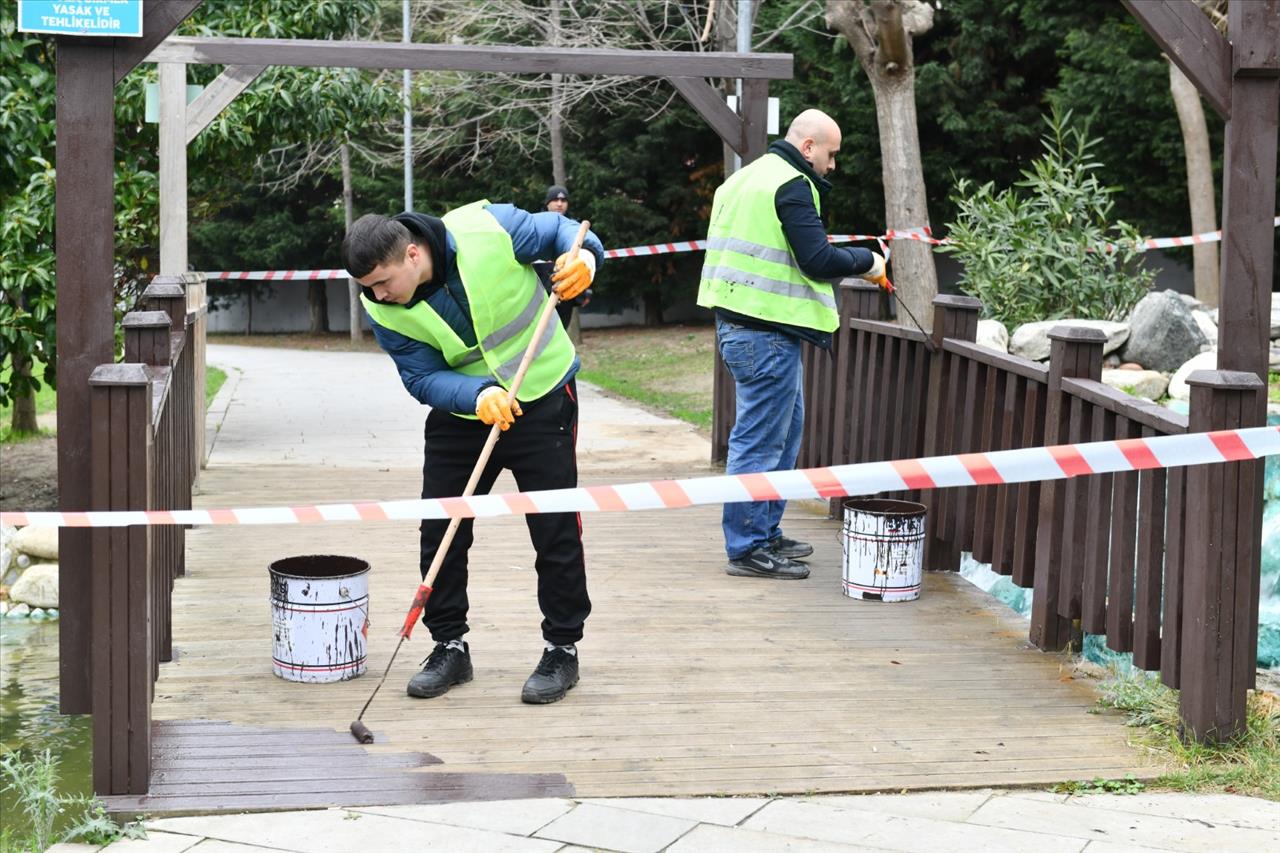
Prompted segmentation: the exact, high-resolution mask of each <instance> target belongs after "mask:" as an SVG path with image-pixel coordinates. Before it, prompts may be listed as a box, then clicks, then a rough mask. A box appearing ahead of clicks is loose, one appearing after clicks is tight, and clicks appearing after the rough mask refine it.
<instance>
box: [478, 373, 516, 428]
mask: <svg viewBox="0 0 1280 853" xmlns="http://www.w3.org/2000/svg"><path fill="white" fill-rule="evenodd" d="M523 414H524V412H522V411H520V401H518V400H516V398H514V397H512V396H511V395H510V394H508V393H507V389H506V388H503V387H502V386H501V385H490V386H489V387H488V388H485V389H484V390H483V391H481V392H480V394H479V396H477V397H476V417H478V418H480V420H481V421H482V422H483V423H485V424H486V425H488V426H493V425H494V424H497V425H498V426H499V427H501V428H502V431H503V432H506V431H507V430H508V429H510V428H511V425H512V424H513V423H515V422H516V418H517V417H519V416H520V415H523Z"/></svg>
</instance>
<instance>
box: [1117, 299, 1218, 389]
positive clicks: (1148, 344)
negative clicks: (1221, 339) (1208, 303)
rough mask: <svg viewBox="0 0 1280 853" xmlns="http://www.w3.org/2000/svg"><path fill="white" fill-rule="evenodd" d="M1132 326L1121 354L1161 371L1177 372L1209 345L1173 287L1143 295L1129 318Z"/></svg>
mask: <svg viewBox="0 0 1280 853" xmlns="http://www.w3.org/2000/svg"><path fill="white" fill-rule="evenodd" d="M1129 325H1130V333H1129V340H1128V342H1127V343H1126V344H1125V346H1124V350H1122V351H1121V356H1122V357H1123V358H1124V359H1125V361H1136V362H1138V364H1141V365H1142V366H1143V367H1146V368H1148V369H1150V370H1159V371H1160V372H1161V373H1172V372H1174V371H1176V370H1177V369H1178V368H1179V367H1180V366H1182V365H1183V364H1185V363H1186V362H1187V361H1189V360H1190V359H1191V358H1192V357H1194V356H1196V355H1199V354H1200V353H1201V352H1203V351H1204V350H1205V348H1206V347H1208V346H1209V345H1210V343H1209V339H1208V338H1207V337H1205V334H1204V332H1202V331H1200V327H1199V325H1197V324H1196V320H1195V318H1194V317H1193V316H1192V315H1191V309H1190V308H1188V307H1187V305H1186V303H1185V302H1183V301H1182V298H1181V297H1180V296H1179V295H1178V294H1177V293H1176V292H1174V291H1172V290H1164V291H1160V292H1158V293H1148V294H1147V295H1146V296H1144V297H1142V301H1140V302H1139V303H1138V304H1137V306H1136V307H1134V309H1133V314H1132V315H1131V316H1130V317H1129Z"/></svg>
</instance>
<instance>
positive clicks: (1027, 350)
mask: <svg viewBox="0 0 1280 853" xmlns="http://www.w3.org/2000/svg"><path fill="white" fill-rule="evenodd" d="M1055 326H1076V327H1083V328H1087V329H1101V330H1102V332H1103V334H1105V335H1106V336H1107V342H1106V343H1105V344H1103V346H1102V354H1103V355H1106V354H1107V353H1110V352H1114V351H1115V350H1117V349H1119V348H1120V346H1121V345H1122V344H1123V343H1124V342H1125V340H1126V339H1128V337H1129V324H1128V323H1115V322H1112V321H1111V320H1041V321H1039V322H1036V323H1023V324H1022V325H1021V326H1019V327H1018V328H1016V329H1014V330H1013V337H1012V338H1010V339H1009V352H1011V353H1013V354H1014V355H1020V356H1022V357H1023V358H1029V359H1031V360H1033V361H1044V360H1045V359H1046V358H1048V357H1049V331H1050V330H1051V329H1053V328H1054V327H1055Z"/></svg>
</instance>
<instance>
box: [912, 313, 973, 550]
mask: <svg viewBox="0 0 1280 853" xmlns="http://www.w3.org/2000/svg"><path fill="white" fill-rule="evenodd" d="M981 310H982V303H981V302H979V301H978V300H977V299H974V298H973V297H971V296H950V295H947V294H943V295H940V296H936V297H934V299H933V331H932V332H931V334H932V337H933V346H934V352H933V356H932V358H931V359H930V364H929V397H928V404H927V410H926V412H925V426H924V430H925V432H924V455H925V456H939V455H943V454H946V453H950V452H951V449H952V445H953V442H954V439H955V434H956V423H955V416H956V405H957V402H958V401H957V400H956V399H955V397H956V395H954V394H952V393H950V388H949V385H950V382H949V379H954V378H956V377H958V369H957V368H958V365H957V364H956V362H957V361H958V360H957V359H956V358H955V357H954V356H952V355H951V354H950V353H947V352H945V351H944V350H943V346H942V344H943V341H945V340H946V339H947V338H954V339H956V340H961V341H974V340H977V337H978V312H979V311H981ZM923 502H924V503H925V505H926V506H927V507H928V510H929V513H928V515H926V516H925V537H924V567H925V568H926V569H928V570H930V571H952V572H954V571H956V570H958V569H959V568H960V550H959V549H958V548H957V547H955V546H956V543H955V542H954V541H944V540H945V537H944V535H943V532H944V531H945V530H946V527H945V524H944V521H945V516H946V513H947V509H948V497H947V495H946V491H945V490H941V489H934V490H932V491H930V492H928V493H927V494H926V495H925V496H924V498H923Z"/></svg>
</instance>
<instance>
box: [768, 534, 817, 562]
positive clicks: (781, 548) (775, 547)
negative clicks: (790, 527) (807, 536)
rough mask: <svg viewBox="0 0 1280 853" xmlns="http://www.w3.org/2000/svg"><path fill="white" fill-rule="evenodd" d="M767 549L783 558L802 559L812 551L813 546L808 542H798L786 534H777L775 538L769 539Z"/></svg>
mask: <svg viewBox="0 0 1280 853" xmlns="http://www.w3.org/2000/svg"><path fill="white" fill-rule="evenodd" d="M769 550H770V551H772V552H773V553H774V554H775V555H776V556H778V557H781V558H782V559H784V560H802V559H804V558H805V557H808V556H809V555H810V554H812V553H813V546H812V545H810V544H809V543H808V542H798V541H796V540H795V539H788V538H787V537H786V536H779V537H778V538H777V539H770V540H769Z"/></svg>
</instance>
